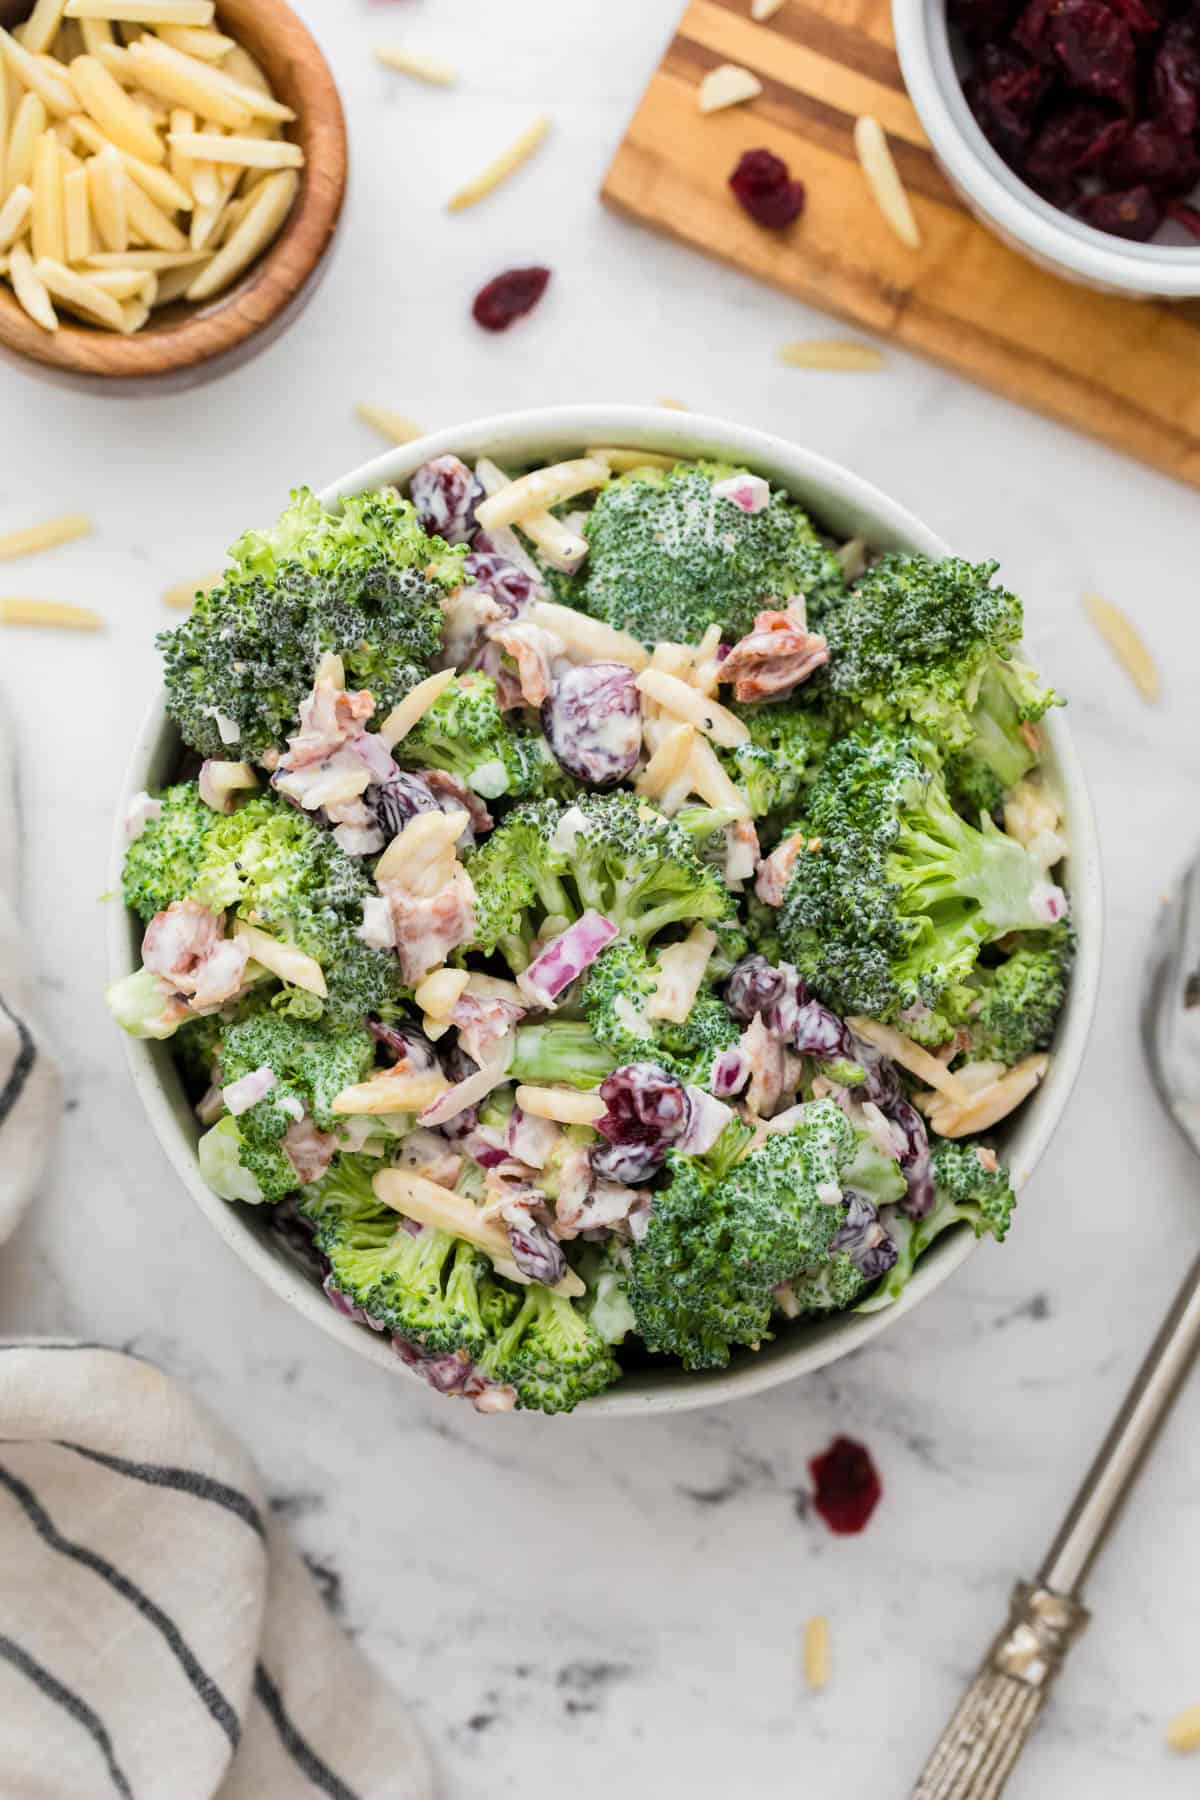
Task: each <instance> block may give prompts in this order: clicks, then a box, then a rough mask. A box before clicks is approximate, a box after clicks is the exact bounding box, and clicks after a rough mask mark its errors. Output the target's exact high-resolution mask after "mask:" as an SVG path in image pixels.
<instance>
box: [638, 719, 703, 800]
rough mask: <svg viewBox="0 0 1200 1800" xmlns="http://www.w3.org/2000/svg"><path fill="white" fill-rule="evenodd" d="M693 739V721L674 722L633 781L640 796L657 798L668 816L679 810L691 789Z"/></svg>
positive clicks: (694, 736)
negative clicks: (678, 723) (686, 722)
mask: <svg viewBox="0 0 1200 1800" xmlns="http://www.w3.org/2000/svg"><path fill="white" fill-rule="evenodd" d="M695 742H696V727H695V726H694V725H687V724H683V725H676V726H675V727H674V728H673V729H672V730H671V731H668V733H667V734H666V736H665V737H664V738H663V740H662V742H661V743H660V744H659V746H658V748H657V750H655V752H654V754H653V756H652V757H651V758H650V761H649V762H648V763H647V764H646V766H645V768H644V769H643V770H642V772H641V774H640V775H639V776H638V778H637V781H636V782H635V784H634V785H635V787H636V789H637V792H638V793H639V794H641V795H642V797H643V799H646V800H657V801H658V803H659V808H660V811H662V812H664V813H666V814H668V816H669V815H671V814H674V813H677V812H678V811H679V808H680V807H681V806H682V805H683V803H684V801H685V800H686V799H687V797H688V794H689V792H690V788H689V785H688V782H689V774H688V771H689V770H690V767H691V761H692V749H693V746H694V745H695Z"/></svg>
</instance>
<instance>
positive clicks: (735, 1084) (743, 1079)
mask: <svg viewBox="0 0 1200 1800" xmlns="http://www.w3.org/2000/svg"><path fill="white" fill-rule="evenodd" d="M750 1073H751V1070H750V1058H749V1057H748V1056H747V1054H746V1052H745V1051H744V1050H743V1049H742V1047H741V1045H740V1044H734V1045H733V1047H732V1048H731V1049H729V1050H722V1051H721V1052H720V1053H719V1055H717V1056H715V1057H714V1058H713V1066H712V1091H713V1093H714V1094H715V1095H716V1096H717V1098H718V1099H719V1100H732V1099H733V1097H734V1095H735V1094H740V1093H741V1091H742V1089H743V1088H744V1087H745V1085H746V1083H747V1082H748V1081H749V1079H750Z"/></svg>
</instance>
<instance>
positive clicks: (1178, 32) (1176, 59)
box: [1150, 19, 1200, 137]
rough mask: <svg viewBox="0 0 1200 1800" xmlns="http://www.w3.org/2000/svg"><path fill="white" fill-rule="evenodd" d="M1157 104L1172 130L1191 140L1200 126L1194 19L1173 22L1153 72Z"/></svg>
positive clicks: (1199, 69) (1199, 48)
mask: <svg viewBox="0 0 1200 1800" xmlns="http://www.w3.org/2000/svg"><path fill="white" fill-rule="evenodd" d="M1150 87H1151V92H1152V94H1153V97H1154V104H1155V106H1156V107H1157V108H1158V111H1159V112H1160V113H1161V114H1162V116H1163V118H1164V119H1165V120H1166V122H1167V124H1168V125H1170V126H1171V128H1172V130H1174V131H1177V132H1179V134H1180V135H1181V136H1182V137H1189V136H1190V135H1191V133H1192V132H1193V131H1195V129H1196V126H1197V124H1198V123H1200V45H1198V44H1197V35H1196V27H1195V25H1194V24H1193V23H1192V21H1191V19H1173V20H1172V21H1171V23H1170V24H1169V25H1168V26H1167V29H1166V31H1165V33H1164V34H1163V41H1162V43H1161V45H1160V46H1159V49H1158V53H1157V55H1156V56H1155V58H1154V67H1153V69H1152V70H1151V73H1150Z"/></svg>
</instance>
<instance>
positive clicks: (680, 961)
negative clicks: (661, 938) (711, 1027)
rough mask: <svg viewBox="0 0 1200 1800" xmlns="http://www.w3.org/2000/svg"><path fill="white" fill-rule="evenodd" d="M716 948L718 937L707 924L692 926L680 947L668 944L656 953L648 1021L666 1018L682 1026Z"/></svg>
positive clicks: (647, 1014) (647, 1007)
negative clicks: (656, 959)
mask: <svg viewBox="0 0 1200 1800" xmlns="http://www.w3.org/2000/svg"><path fill="white" fill-rule="evenodd" d="M716 947H717V934H716V932H715V931H710V930H709V928H708V926H707V925H693V926H692V929H691V930H690V931H689V932H688V935H687V936H686V937H685V938H684V940H683V942H682V943H680V944H668V945H667V947H666V949H665V950H660V951H659V953H658V961H657V965H656V968H655V987H654V993H653V994H652V995H651V997H650V999H649V1000H648V1001H647V1003H646V1017H647V1018H648V1019H666V1020H667V1021H669V1022H671V1023H673V1024H676V1025H682V1024H683V1022H684V1020H685V1019H686V1018H687V1016H688V1014H689V1013H690V1012H691V1010H692V1007H693V1006H694V1005H695V1004H696V995H697V994H698V993H699V992H700V984H701V983H702V982H703V980H704V973H705V970H706V969H707V968H708V959H709V957H710V956H711V955H712V953H713V951H714V950H715V949H716Z"/></svg>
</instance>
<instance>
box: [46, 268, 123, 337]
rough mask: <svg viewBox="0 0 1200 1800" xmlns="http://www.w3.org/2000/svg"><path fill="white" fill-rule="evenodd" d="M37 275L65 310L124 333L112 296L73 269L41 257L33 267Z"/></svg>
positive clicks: (118, 308)
mask: <svg viewBox="0 0 1200 1800" xmlns="http://www.w3.org/2000/svg"><path fill="white" fill-rule="evenodd" d="M34 273H35V274H36V276H37V278H38V280H39V281H40V282H41V283H42V286H43V287H44V288H45V289H46V291H47V293H49V294H53V296H54V298H55V299H56V300H58V301H59V302H60V303H61V304H62V305H63V306H67V307H70V308H71V310H72V311H74V312H82V313H84V314H86V315H87V317H88V318H89V319H99V321H100V323H101V324H102V325H107V326H109V327H110V329H112V330H113V331H120V329H121V308H120V305H119V304H118V302H117V301H116V300H114V299H113V297H112V295H111V294H106V293H105V292H104V289H103V288H98V287H97V286H96V285H95V283H94V282H91V281H89V280H88V279H87V277H86V276H85V275H77V274H76V272H75V270H74V269H68V268H67V266H66V264H65V263H61V262H57V261H55V259H54V258H53V257H49V256H42V257H39V258H38V261H37V262H36V263H35V264H34Z"/></svg>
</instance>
